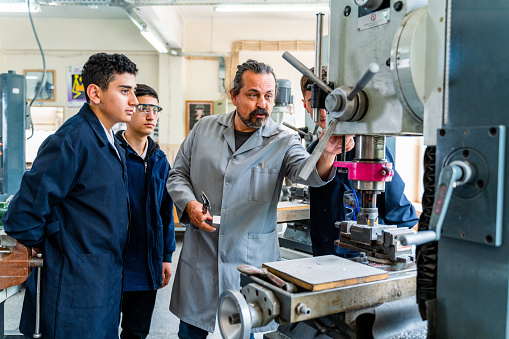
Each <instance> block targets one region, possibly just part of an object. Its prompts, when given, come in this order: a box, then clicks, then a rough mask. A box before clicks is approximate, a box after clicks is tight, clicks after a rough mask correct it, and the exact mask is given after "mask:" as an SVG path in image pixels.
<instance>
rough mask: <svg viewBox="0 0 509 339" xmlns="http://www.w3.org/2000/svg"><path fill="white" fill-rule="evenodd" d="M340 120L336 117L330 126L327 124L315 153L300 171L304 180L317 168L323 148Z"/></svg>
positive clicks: (300, 175)
mask: <svg viewBox="0 0 509 339" xmlns="http://www.w3.org/2000/svg"><path fill="white" fill-rule="evenodd" d="M338 122H339V120H338V119H334V120H333V121H332V122H331V123H330V124H329V126H327V129H326V130H325V133H324V135H323V136H322V139H320V142H319V143H318V145H316V147H315V149H314V150H313V153H311V156H310V157H309V159H308V161H307V162H306V164H305V165H304V167H302V169H301V170H300V173H299V177H301V178H302V179H304V180H307V178H309V175H310V174H311V172H312V171H313V170H314V169H315V167H316V163H317V162H318V159H319V158H320V156H321V155H322V152H323V150H324V149H325V146H326V145H327V142H328V141H329V138H330V137H331V135H332V133H333V132H334V130H335V129H336V125H337V124H338Z"/></svg>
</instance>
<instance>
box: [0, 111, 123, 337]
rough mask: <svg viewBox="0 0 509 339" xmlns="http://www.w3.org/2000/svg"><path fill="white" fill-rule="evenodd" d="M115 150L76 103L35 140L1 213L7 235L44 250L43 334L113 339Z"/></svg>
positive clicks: (118, 185)
mask: <svg viewBox="0 0 509 339" xmlns="http://www.w3.org/2000/svg"><path fill="white" fill-rule="evenodd" d="M115 144H116V148H117V149H119V150H120V145H119V144H118V142H115ZM123 154H124V152H118V154H117V151H116V150H115V148H114V147H113V145H111V143H110V142H109V141H108V139H107V137H106V133H105V130H104V128H103V126H102V125H101V123H100V121H99V119H97V117H96V115H95V114H94V112H92V110H91V109H90V108H89V106H88V104H84V105H83V107H82V108H81V110H80V111H79V112H78V114H76V115H75V116H73V117H72V118H70V119H69V120H67V121H66V122H65V123H64V124H63V125H62V127H60V128H59V129H58V131H57V132H56V133H55V134H53V135H51V136H49V137H48V138H47V139H46V140H45V141H44V142H43V144H42V145H41V147H40V149H39V152H38V155H37V158H36V159H35V161H34V163H33V166H32V169H31V170H30V172H27V173H25V175H24V176H23V179H22V181H21V188H20V190H19V192H18V193H17V194H16V195H15V197H14V199H13V200H12V202H11V203H10V204H9V209H8V211H7V213H6V214H5V216H4V217H3V223H4V227H5V231H6V232H7V234H8V235H10V236H12V237H13V238H15V239H17V240H19V241H20V242H21V243H23V244H25V245H27V246H37V247H41V251H42V253H43V254H44V267H43V270H42V284H41V303H42V304H41V332H42V337H43V338H52V339H58V338H62V339H69V338H91V339H92V338H93V339H98V338H116V337H118V322H119V317H120V302H121V295H122V267H123V256H124V250H125V247H126V243H127V236H128V216H129V211H128V197H127V186H126V184H127V171H126V167H125V158H124V155H123ZM119 155H120V158H119ZM34 276H35V274H32V275H31V276H30V277H29V279H28V286H27V290H26V293H25V300H24V304H23V313H22V317H21V324H20V330H21V332H22V333H23V334H25V335H27V336H29V337H32V334H33V332H34V324H35V284H34V280H35V277H34Z"/></svg>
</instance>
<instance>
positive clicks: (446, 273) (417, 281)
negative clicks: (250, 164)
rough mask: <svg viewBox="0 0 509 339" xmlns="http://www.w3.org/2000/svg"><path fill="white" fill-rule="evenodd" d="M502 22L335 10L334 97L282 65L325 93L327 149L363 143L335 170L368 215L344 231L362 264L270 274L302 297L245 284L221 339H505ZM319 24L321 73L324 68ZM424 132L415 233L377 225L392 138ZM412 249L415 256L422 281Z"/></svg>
mask: <svg viewBox="0 0 509 339" xmlns="http://www.w3.org/2000/svg"><path fill="white" fill-rule="evenodd" d="M318 17H320V15H318ZM508 19H509V3H508V2H507V1H503V0H495V1H491V2H479V1H475V0H462V1H459V0H429V1H424V0H421V1H419V0H414V1H412V0H406V1H396V0H331V2H330V23H329V46H328V50H329V58H328V60H329V61H328V81H329V82H332V83H333V86H329V85H328V84H325V83H323V82H322V81H321V76H320V74H319V73H317V74H315V75H313V74H312V73H311V72H309V71H308V69H307V68H308V67H307V66H304V65H302V64H300V63H299V62H298V60H296V59H295V58H293V57H292V56H291V55H289V54H288V53H285V55H284V57H285V59H286V60H288V61H289V62H290V63H291V64H292V65H293V66H295V67H296V68H297V69H298V70H299V71H301V73H303V74H305V75H306V76H307V77H308V78H310V79H312V80H313V81H314V82H315V83H316V84H317V86H318V87H319V88H320V89H321V90H322V91H324V92H325V93H326V100H325V108H326V109H327V111H328V114H327V127H326V135H325V137H324V139H326V138H328V137H329V136H330V135H348V134H355V135H356V136H357V138H356V140H357V145H358V146H359V145H360V146H361V147H359V148H360V149H359V150H358V152H357V153H356V156H355V160H354V161H353V162H350V163H346V162H344V161H340V162H339V163H338V164H336V166H337V167H341V168H344V169H347V170H348V173H349V178H350V179H352V180H354V181H355V182H356V191H357V193H359V195H360V199H359V203H358V206H359V207H362V208H363V209H364V211H363V213H362V218H361V220H359V219H357V220H356V222H346V223H341V224H340V227H341V239H339V242H338V244H339V245H340V246H344V247H349V248H353V249H357V250H359V251H363V252H365V253H366V255H365V256H361V257H359V258H358V260H357V261H359V262H355V263H351V262H349V263H348V265H350V263H351V264H352V265H353V264H355V265H353V266H348V267H346V266H345V265H347V264H346V263H345V261H344V260H345V259H340V258H335V259H334V260H335V261H337V262H334V261H333V260H332V259H331V260H330V262H329V261H327V263H325V262H322V261H323V260H326V259H323V258H326V257H321V258H309V259H302V260H303V261H299V260H296V261H288V262H279V263H266V264H264V267H265V268H267V269H268V270H269V271H270V272H272V273H274V274H276V275H279V276H280V277H281V278H283V279H285V280H288V281H290V282H292V283H294V284H296V285H297V287H298V291H297V292H295V293H289V292H287V291H282V290H281V289H280V288H277V287H275V286H274V285H272V284H270V282H267V281H265V280H263V279H260V278H257V277H250V276H246V275H241V284H242V286H243V287H242V294H240V297H239V295H237V296H236V297H235V296H233V295H228V294H224V295H223V296H222V297H221V298H220V302H219V319H220V324H221V328H222V333H223V335H225V337H227V338H242V337H243V335H244V334H245V333H249V332H250V330H251V328H252V327H260V326H264V325H266V324H268V323H269V322H268V321H271V320H276V321H277V322H279V323H280V324H291V325H290V326H285V327H283V328H280V331H281V332H282V333H284V335H285V336H286V337H291V338H308V337H309V338H330V337H333V338H359V337H361V338H363V337H367V338H369V337H376V338H379V337H380V338H385V337H393V336H396V337H397V336H398V335H394V333H392V332H391V331H385V330H382V331H380V329H382V328H391V329H396V330H400V331H403V333H407V334H408V333H411V334H412V336H413V335H415V336H418V337H422V336H421V335H424V336H426V333H425V332H427V336H428V337H429V338H434V337H439V338H453V337H454V338H456V337H457V338H481V337H483V338H507V337H509V321H508V320H507V319H509V318H508V313H509V307H508V306H509V297H508V293H509V292H508V291H509V288H508V287H509V267H508V266H509V261H508V259H507V258H509V253H508V252H509V245H508V244H509V231H508V226H507V225H508V222H507V220H509V215H508V213H509V208H508V206H507V201H508V198H509V197H507V196H506V195H507V193H506V190H504V186H505V185H504V184H505V181H504V173H505V167H506V166H507V164H508V159H506V157H505V153H506V148H507V147H508V145H507V140H506V139H507V137H506V125H507V124H508V123H509V121H508V120H509V115H508V114H507V113H506V112H505V110H506V107H508V106H509V97H508V96H507V95H506V94H505V89H506V88H507V76H506V74H507V73H508V70H507V68H508V67H509V66H507V63H506V62H505V57H506V56H507V55H509V45H508V44H504V43H501V41H505V40H507V39H506V38H507V35H508V34H509V33H507V29H506V28H507V27H506V26H507V22H508ZM319 22H320V18H319V19H318V20H317V23H318V24H317V28H318V29H317V32H318V33H317V46H318V47H317V63H316V64H315V70H321V64H320V63H319V62H320V60H321V57H320V56H319V53H318V52H319V51H321V46H320V45H321V44H320V40H321V36H322V34H321V33H320V32H321V29H320V28H319V26H320V24H319ZM318 108H319V107H318ZM421 134H422V135H423V136H424V142H425V144H426V145H428V148H427V150H426V154H425V174H424V180H423V181H424V185H425V193H424V197H423V213H422V215H421V218H420V222H419V232H418V233H417V234H416V235H415V236H414V234H413V233H412V232H411V231H409V230H404V231H400V230H397V229H395V228H394V229H392V228H390V227H389V228H385V229H383V228H380V227H378V226H377V225H376V218H377V213H376V211H375V210H372V208H373V206H374V205H375V202H376V196H377V193H378V192H380V191H382V190H383V186H384V183H385V182H387V181H390V172H391V166H390V164H387V163H386V162H385V161H384V160H385V159H384V154H383V152H382V150H383V149H384V148H385V136H411V135H421ZM323 146H324V143H321V144H319V145H318V146H317V147H316V149H315V150H318V152H317V154H313V156H314V157H315V158H317V157H318V156H319V153H320V152H321V150H320V147H322V149H323ZM312 167H313V166H312V165H311V166H310V168H307V169H306V170H305V171H303V172H302V175H303V176H306V175H308V174H309V171H310V170H311V169H312ZM437 241H438V242H437ZM413 244H416V245H419V246H418V247H417V254H416V257H417V273H416V270H415V265H413V266H412V260H413V258H412V256H413V254H411V251H409V248H410V246H412V245H413ZM437 249H438V251H437ZM304 260H306V261H304ZM338 260H340V261H338ZM361 262H365V263H370V262H371V263H374V265H373V264H372V265H371V266H377V264H378V265H386V267H382V268H384V269H385V270H381V271H382V272H386V273H387V275H386V276H384V275H383V274H382V273H380V272H375V271H373V272H370V273H365V272H364V273H363V272H362V271H363V270H362V269H361V267H368V266H367V265H363V264H361ZM328 264H330V266H329V267H328V269H327V270H325V271H320V270H319V269H318V268H317V267H319V266H322V267H324V266H326V265H328ZM295 265H297V266H298V269H297V270H296V269H295ZM358 265H361V266H358ZM371 268H374V267H371ZM394 268H396V269H399V270H397V271H394V270H392V269H394ZM374 269H378V268H374ZM324 272H325V273H324ZM338 272H343V273H345V274H344V275H341V274H340V275H339V277H338V276H335V275H336V273H338ZM351 272H356V273H358V274H357V275H355V276H353V277H352V276H349V275H348V274H347V273H351ZM317 279H318V280H317ZM338 284H339V285H338ZM317 286H318V289H317ZM320 286H321V287H325V288H324V289H320V288H321V287H320ZM226 306H228V307H226ZM417 311H418V312H417ZM276 313H277V314H276ZM415 314H419V315H420V316H419V318H418V319H416V318H415ZM235 315H240V316H239V317H237V316H235ZM409 315H410V316H409ZM324 316H325V317H324ZM407 316H409V317H407ZM421 318H422V319H424V320H427V330H424V334H423V332H422V331H423V323H422V322H420V321H419V320H421ZM384 325H387V326H386V327H384ZM296 329H298V330H296ZM412 336H411V337H412ZM266 337H267V338H276V337H277V334H270V333H269V334H266ZM403 337H405V336H403ZM406 337H408V336H406Z"/></svg>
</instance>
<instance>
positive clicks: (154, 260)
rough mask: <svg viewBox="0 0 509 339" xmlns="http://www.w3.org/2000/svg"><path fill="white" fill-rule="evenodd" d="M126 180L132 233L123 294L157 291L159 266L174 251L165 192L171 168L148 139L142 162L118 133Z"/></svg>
mask: <svg viewBox="0 0 509 339" xmlns="http://www.w3.org/2000/svg"><path fill="white" fill-rule="evenodd" d="M115 136H116V138H117V139H118V140H119V141H120V145H121V147H122V149H123V150H125V154H126V160H127V171H128V176H129V183H128V187H129V202H130V205H131V231H130V236H129V245H128V247H127V253H126V263H125V270H124V291H148V290H157V289H158V288H159V287H161V285H162V266H163V261H164V262H171V256H172V254H173V252H174V251H175V246H176V245H175V224H174V221H173V201H172V200H171V197H170V195H169V194H168V191H167V190H166V180H167V179H168V174H169V171H170V164H169V163H168V160H167V159H166V154H164V152H163V151H162V150H161V148H159V145H158V144H156V143H155V142H154V140H152V139H151V138H150V137H148V144H147V156H146V158H145V159H142V158H140V156H139V155H138V154H137V153H136V152H135V151H134V150H133V149H132V148H131V147H130V146H129V145H128V143H127V142H126V140H125V139H124V136H123V131H119V132H118V133H117V134H116V135H115Z"/></svg>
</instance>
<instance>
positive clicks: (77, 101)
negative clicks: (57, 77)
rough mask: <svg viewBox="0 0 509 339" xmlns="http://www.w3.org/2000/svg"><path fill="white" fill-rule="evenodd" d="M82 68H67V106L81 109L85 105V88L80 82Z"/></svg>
mask: <svg viewBox="0 0 509 339" xmlns="http://www.w3.org/2000/svg"><path fill="white" fill-rule="evenodd" d="M82 69H83V66H69V67H68V68H67V106H69V107H81V106H83V104H84V103H85V88H84V86H83V82H82V80H81V70H82Z"/></svg>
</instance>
